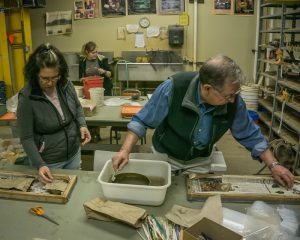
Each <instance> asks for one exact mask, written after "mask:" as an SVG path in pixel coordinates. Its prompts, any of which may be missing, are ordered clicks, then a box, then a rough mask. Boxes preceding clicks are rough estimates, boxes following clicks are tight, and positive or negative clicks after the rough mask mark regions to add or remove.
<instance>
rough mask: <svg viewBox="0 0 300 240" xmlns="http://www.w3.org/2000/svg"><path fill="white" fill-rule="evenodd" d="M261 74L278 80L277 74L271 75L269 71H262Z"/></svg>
mask: <svg viewBox="0 0 300 240" xmlns="http://www.w3.org/2000/svg"><path fill="white" fill-rule="evenodd" d="M260 75H261V76H264V77H267V78H270V79H272V80H274V81H276V79H277V76H276V75H271V74H269V73H267V72H262V73H260Z"/></svg>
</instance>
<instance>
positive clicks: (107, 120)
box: [85, 96, 148, 127]
mask: <svg viewBox="0 0 300 240" xmlns="http://www.w3.org/2000/svg"><path fill="white" fill-rule="evenodd" d="M115 97H116V98H126V99H128V98H129V97H128V96H127V97H124V96H115ZM109 98H113V97H105V100H106V99H109ZM141 98H142V99H143V100H141V101H138V103H140V104H141V105H145V104H146V103H147V101H148V100H147V97H145V96H142V97H141ZM132 102H134V101H132ZM130 120H131V119H130V118H122V116H121V106H102V107H99V108H97V111H96V114H95V115H94V116H92V117H85V121H86V123H87V125H88V126H116V127H126V126H127V124H128V123H129V122H130Z"/></svg>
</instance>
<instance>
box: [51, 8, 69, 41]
mask: <svg viewBox="0 0 300 240" xmlns="http://www.w3.org/2000/svg"><path fill="white" fill-rule="evenodd" d="M71 33H72V11H56V12H47V13H46V35H47V36H52V35H61V34H71Z"/></svg>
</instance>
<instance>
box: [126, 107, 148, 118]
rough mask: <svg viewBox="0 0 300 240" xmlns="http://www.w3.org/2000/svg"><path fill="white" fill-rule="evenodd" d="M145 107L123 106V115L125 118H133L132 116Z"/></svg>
mask: <svg viewBox="0 0 300 240" xmlns="http://www.w3.org/2000/svg"><path fill="white" fill-rule="evenodd" d="M142 108H143V106H130V105H123V106H121V115H122V117H123V118H132V116H133V115H134V114H136V113H138V112H139V111H140V110H141V109H142Z"/></svg>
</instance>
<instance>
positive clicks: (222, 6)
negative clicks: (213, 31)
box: [212, 0, 234, 14]
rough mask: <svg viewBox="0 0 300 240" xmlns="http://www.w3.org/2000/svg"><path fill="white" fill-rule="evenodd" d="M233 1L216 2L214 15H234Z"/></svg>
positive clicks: (217, 0) (218, 0) (219, 0)
mask: <svg viewBox="0 0 300 240" xmlns="http://www.w3.org/2000/svg"><path fill="white" fill-rule="evenodd" d="M233 8H234V4H233V0H214V3H213V11H212V12H213V14H233V12H234V11H233Z"/></svg>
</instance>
